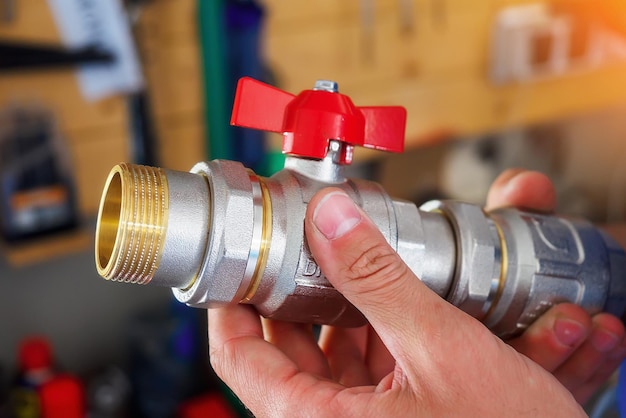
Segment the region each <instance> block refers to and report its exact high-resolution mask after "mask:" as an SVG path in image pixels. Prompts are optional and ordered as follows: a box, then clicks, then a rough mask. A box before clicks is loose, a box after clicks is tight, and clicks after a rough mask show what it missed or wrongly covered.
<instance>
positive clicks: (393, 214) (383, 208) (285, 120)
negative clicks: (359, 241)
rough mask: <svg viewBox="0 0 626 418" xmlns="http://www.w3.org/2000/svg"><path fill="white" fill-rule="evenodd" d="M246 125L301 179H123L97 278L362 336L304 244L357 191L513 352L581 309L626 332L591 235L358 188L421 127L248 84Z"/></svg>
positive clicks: (621, 259)
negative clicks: (327, 199) (268, 137)
mask: <svg viewBox="0 0 626 418" xmlns="http://www.w3.org/2000/svg"><path fill="white" fill-rule="evenodd" d="M231 122H232V124H234V125H237V126H242V127H248V128H254V129H261V130H266V131H272V132H280V133H282V134H283V137H284V141H283V152H284V153H285V154H286V155H287V158H286V161H285V167H284V169H283V170H281V171H279V172H277V173H276V174H275V175H273V176H272V177H269V178H264V177H261V176H258V175H256V174H255V173H254V172H252V171H251V170H249V169H246V168H245V167H244V166H243V165H242V164H240V163H238V162H234V161H226V160H214V161H209V162H201V163H198V164H196V165H195V166H194V167H193V168H192V169H191V171H190V172H180V171H172V170H167V169H162V168H157V167H146V166H139V165H132V164H126V163H122V164H119V165H117V166H116V167H114V168H113V169H112V171H111V173H110V175H109V178H108V180H107V182H106V185H105V188H104V192H103V196H102V200H101V203H100V210H99V214H98V223H97V228H96V229H97V230H96V248H95V252H96V267H97V270H98V273H99V274H100V275H102V276H103V277H105V278H106V279H109V280H115V281H122V282H129V283H141V284H154V285H161V286H168V287H171V288H172V290H173V293H174V295H175V296H176V298H177V299H178V300H179V301H181V302H184V303H186V304H188V305H190V306H195V307H200V308H209V309H210V308H217V307H220V306H223V305H226V304H232V303H247V304H252V305H254V306H255V308H256V309H257V310H258V312H259V313H260V314H261V315H263V316H265V317H268V318H275V319H280V320H287V321H296V322H306V323H317V324H332V325H338V326H359V325H362V324H364V323H365V319H364V317H363V316H362V315H361V313H360V312H359V311H358V310H357V309H356V308H355V307H354V306H352V305H351V304H350V303H349V302H348V301H347V300H346V299H345V298H344V297H343V296H342V295H341V294H340V293H339V292H337V291H336V290H335V289H334V288H333V287H332V286H331V285H330V283H329V282H328V281H327V280H326V278H325V277H324V272H323V271H321V270H320V268H319V266H318V265H317V263H316V262H315V259H314V258H313V256H312V255H311V252H310V250H309V248H308V246H307V243H306V239H305V236H304V222H303V219H304V216H305V211H306V206H307V204H308V202H309V200H310V199H311V198H312V196H313V195H314V194H315V193H316V192H317V191H319V190H321V189H322V188H325V187H329V186H334V187H338V188H341V189H343V190H344V191H345V192H346V193H347V194H348V195H349V196H351V198H352V199H354V201H355V202H356V203H357V204H358V205H359V206H360V207H361V208H363V210H364V211H365V212H366V213H368V215H369V216H370V217H371V218H372V220H373V221H374V223H375V224H376V225H377V226H378V228H379V229H380V230H381V232H382V234H383V235H384V236H385V238H386V239H387V241H388V242H389V243H390V245H391V246H392V247H393V248H394V249H395V250H396V251H397V252H398V254H399V255H400V256H401V257H402V259H403V260H404V261H405V262H406V263H407V265H408V266H409V268H410V269H411V270H412V271H413V272H414V273H415V274H416V276H417V277H419V278H420V280H422V281H423V282H424V283H425V284H426V285H427V286H428V287H429V288H430V289H432V290H433V291H434V292H436V293H437V294H438V295H440V296H441V297H442V298H445V299H446V300H448V301H449V302H450V303H452V304H454V305H455V306H457V307H459V308H460V309H462V310H464V311H465V312H467V313H469V314H470V315H472V316H474V317H475V318H477V319H479V320H480V321H482V322H483V323H484V324H485V325H486V326H487V327H489V328H490V329H491V330H492V331H493V332H494V333H496V334H497V335H499V336H502V337H508V336H512V335H515V334H517V333H519V332H521V331H522V330H523V329H525V328H526V327H527V326H528V325H529V324H531V323H532V322H533V321H534V319H535V318H536V317H537V316H539V315H540V314H542V313H543V312H544V311H545V310H546V309H547V308H548V307H550V306H551V305H553V304H555V303H559V302H564V301H568V302H573V303H577V304H578V305H580V306H582V307H583V308H585V309H586V310H587V311H588V312H590V313H596V312H600V311H607V312H610V313H613V314H616V315H618V316H622V314H623V313H624V310H625V309H626V279H625V277H624V274H625V273H626V255H625V254H624V251H623V250H622V249H621V248H620V247H619V246H618V245H617V244H616V243H614V242H613V241H612V240H611V239H610V238H609V237H607V236H606V235H605V234H604V233H602V232H601V231H599V230H598V229H596V228H595V227H594V226H592V225H591V224H590V223H589V222H586V221H584V220H578V219H570V218H565V217H559V216H549V215H543V214H537V213H531V212H524V211H520V210H517V209H513V208H508V209H499V210H495V211H491V212H488V213H486V212H484V211H483V210H482V209H481V208H480V207H478V206H475V205H472V204H468V203H464V202H459V201H431V202H428V203H426V204H425V205H423V206H422V207H420V208H418V207H416V205H415V204H413V203H411V202H407V201H403V200H397V199H392V198H391V197H389V196H388V195H387V193H386V192H385V191H384V190H383V188H382V187H381V186H380V185H379V184H377V183H374V182H370V181H365V180H360V179H348V178H346V177H345V175H344V170H345V166H346V165H348V164H350V163H351V161H352V157H353V149H354V147H355V146H363V147H369V148H374V149H379V150H385V151H392V152H401V151H402V150H403V143H404V129H405V122H406V112H405V110H404V109H403V108H401V107H394V106H390V107H357V106H355V105H354V104H353V103H352V101H351V100H350V98H349V97H347V96H345V95H342V94H340V93H339V92H338V91H337V84H336V83H334V82H331V81H318V82H317V83H316V84H315V87H314V88H313V89H312V90H305V91H303V92H301V93H300V94H298V95H297V96H294V95H292V94H289V93H287V92H284V91H281V90H279V89H276V88H274V87H272V86H269V85H267V84H264V83H261V82H258V81H256V80H253V79H250V78H243V79H241V80H240V81H239V84H238V88H237V93H236V97H235V102H234V107H233V113H232V121H231Z"/></svg>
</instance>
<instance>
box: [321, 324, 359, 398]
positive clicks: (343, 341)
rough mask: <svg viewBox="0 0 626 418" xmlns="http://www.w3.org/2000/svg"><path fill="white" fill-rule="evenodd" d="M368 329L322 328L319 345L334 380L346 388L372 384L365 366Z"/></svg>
mask: <svg viewBox="0 0 626 418" xmlns="http://www.w3.org/2000/svg"><path fill="white" fill-rule="evenodd" d="M368 328H369V325H365V326H362V327H359V328H339V327H324V328H322V333H321V335H320V341H319V344H320V347H321V348H322V351H323V352H324V353H325V354H326V358H327V359H328V364H329V366H330V369H331V371H332V376H333V379H334V380H336V381H337V382H339V383H341V384H342V385H344V386H346V387H355V386H364V385H370V384H371V383H372V382H371V380H370V376H369V373H368V370H367V368H366V366H365V353H366V347H367V337H368V336H367V333H368Z"/></svg>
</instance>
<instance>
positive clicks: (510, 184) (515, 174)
mask: <svg viewBox="0 0 626 418" xmlns="http://www.w3.org/2000/svg"><path fill="white" fill-rule="evenodd" d="M526 172H527V171H526V170H521V169H516V170H511V172H510V174H509V177H507V178H506V179H505V182H504V184H503V185H502V190H504V191H507V192H508V191H515V190H516V189H517V184H516V183H517V179H518V178H519V177H520V176H522V175H523V174H525V173H526Z"/></svg>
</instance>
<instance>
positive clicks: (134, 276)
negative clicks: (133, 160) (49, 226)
mask: <svg viewBox="0 0 626 418" xmlns="http://www.w3.org/2000/svg"><path fill="white" fill-rule="evenodd" d="M168 196H169V193H168V184H167V177H166V175H165V172H164V171H163V170H162V169H160V168H156V167H147V166H142V165H135V164H127V163H121V164H119V165H116V166H115V167H113V169H112V170H111V172H110V174H109V177H108V179H107V181H106V184H105V187H104V191H103V192H102V198H101V201H100V209H99V211H98V220H97V226H96V245H95V255H96V268H97V270H98V274H100V275H101V276H102V277H104V278H105V279H107V280H113V281H119V282H124V283H138V284H145V283H148V282H150V280H152V278H153V277H154V273H155V272H156V269H157V267H158V266H159V262H160V260H161V253H162V250H163V244H164V242H165V232H166V229H167V211H168V207H169V201H168Z"/></svg>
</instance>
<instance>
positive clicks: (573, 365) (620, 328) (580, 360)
mask: <svg viewBox="0 0 626 418" xmlns="http://www.w3.org/2000/svg"><path fill="white" fill-rule="evenodd" d="M592 322H593V329H592V331H591V334H590V335H589V338H587V340H586V341H585V342H584V343H583V344H582V345H581V346H580V347H579V348H578V349H577V350H576V352H574V353H573V354H572V355H571V357H569V358H568V359H567V361H566V362H564V363H563V364H562V365H561V366H559V367H558V368H557V369H556V370H555V371H554V376H555V377H556V378H557V379H558V380H559V381H560V382H561V383H562V384H563V385H564V386H565V387H566V388H568V389H569V390H570V391H572V390H574V389H577V388H579V387H581V386H582V385H584V384H585V383H586V382H587V381H588V380H590V379H591V378H592V377H593V375H594V374H595V373H596V372H597V371H598V370H599V369H600V368H601V367H602V366H603V365H604V363H605V362H606V361H607V356H608V354H609V353H610V352H611V351H613V350H614V349H615V348H617V347H619V346H620V345H621V343H622V340H623V339H624V325H622V322H621V321H620V320H619V319H617V318H616V317H614V316H612V315H609V314H598V315H596V316H594V317H593V319H592Z"/></svg>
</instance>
